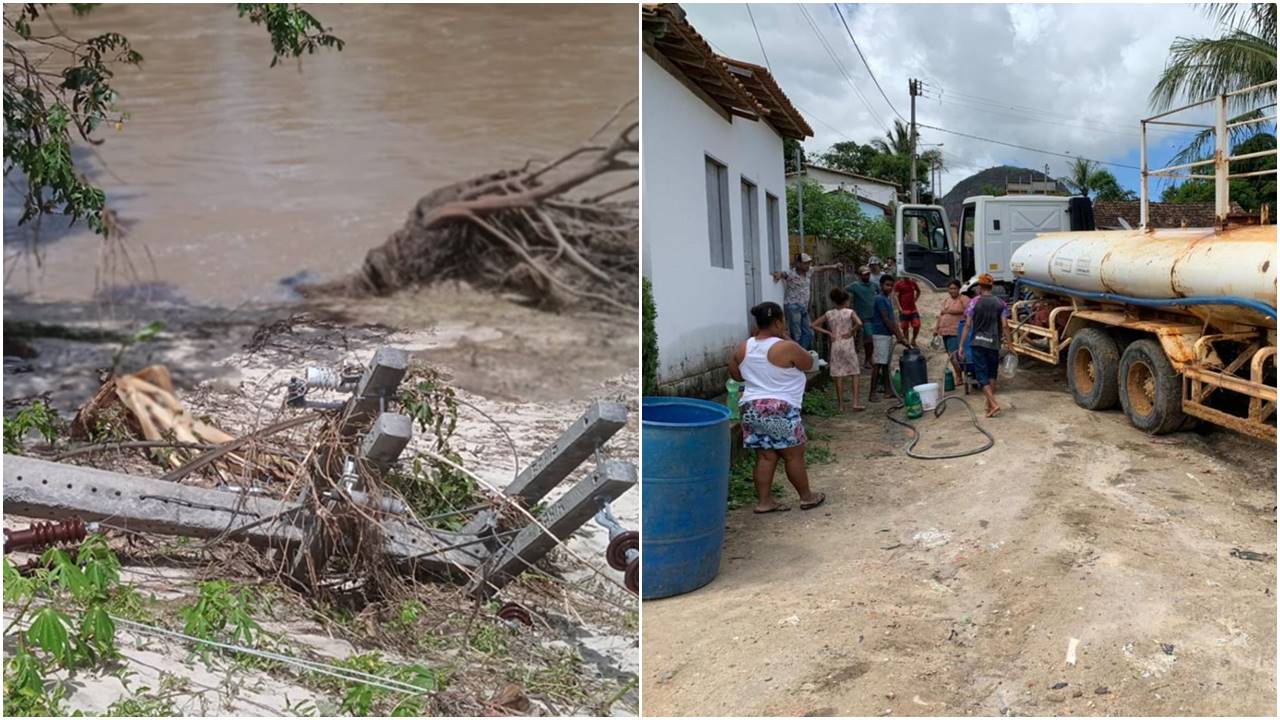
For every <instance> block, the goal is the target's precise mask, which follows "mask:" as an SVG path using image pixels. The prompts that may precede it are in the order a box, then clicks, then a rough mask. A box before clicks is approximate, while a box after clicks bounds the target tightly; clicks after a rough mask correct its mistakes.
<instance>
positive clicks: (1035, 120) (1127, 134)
mask: <svg viewBox="0 0 1280 720" xmlns="http://www.w3.org/2000/svg"><path fill="white" fill-rule="evenodd" d="M925 97H930V96H928V95H926V96H925ZM930 99H937V100H938V101H939V103H941V98H930ZM948 102H950V103H951V104H952V105H956V106H959V107H962V108H966V109H968V110H975V111H977V112H980V113H986V114H988V115H995V116H998V117H1006V118H1010V119H1013V120H1019V121H1023V122H1033V123H1041V124H1044V125H1054V126H1057V127H1062V128H1067V129H1069V130H1085V131H1088V132H1097V133H1106V134H1108V135H1116V136H1119V137H1127V138H1129V139H1133V138H1136V137H1138V134H1139V131H1138V129H1137V128H1136V127H1135V128H1134V129H1133V130H1130V131H1127V132H1123V131H1120V130H1111V129H1106V128H1100V127H1093V126H1090V125H1077V124H1074V123H1069V122H1058V121H1056V120H1049V119H1047V118H1040V117H1034V116H1030V115H1022V116H1017V115H1012V114H1009V113H1005V112H1001V111H999V110H995V109H992V108H990V107H987V106H983V105H976V104H970V103H967V102H964V101H961V100H955V99H952V100H949V101H948Z"/></svg>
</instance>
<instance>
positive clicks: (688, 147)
mask: <svg viewBox="0 0 1280 720" xmlns="http://www.w3.org/2000/svg"><path fill="white" fill-rule="evenodd" d="M643 62H644V67H643V70H642V72H641V78H642V83H643V87H642V91H641V92H642V95H641V97H643V98H644V100H643V109H642V115H643V117H642V118H641V128H642V132H643V133H644V141H643V144H642V150H641V152H642V158H641V162H642V170H641V173H642V180H641V182H642V192H643V205H642V212H643V213H644V217H643V223H642V233H643V238H642V239H643V247H644V251H643V258H642V269H643V272H644V275H645V277H647V278H649V281H650V282H651V283H652V284H653V297H654V303H655V305H656V306H657V311H658V317H657V323H656V330H657V333H658V355H659V368H658V382H659V384H660V385H662V386H663V389H664V390H665V391H667V392H672V393H678V394H687V395H698V396H710V395H713V394H714V393H715V391H716V390H717V389H718V390H720V391H723V387H724V380H725V379H726V378H727V369H726V366H727V362H728V353H729V350H730V349H731V348H732V347H733V345H735V344H736V343H738V342H741V341H742V340H743V339H744V338H745V337H746V336H747V332H748V314H747V310H748V307H747V283H746V275H745V273H744V269H743V261H744V253H743V239H742V238H743V233H742V208H741V207H740V205H741V191H740V188H741V183H742V179H743V178H745V179H746V180H747V181H749V182H751V183H754V184H755V185H756V187H757V189H758V190H757V196H758V199H757V205H758V207H757V211H758V213H759V219H758V221H757V225H758V227H759V236H760V237H759V244H760V248H759V257H760V267H759V275H760V276H761V279H760V287H761V292H762V300H773V301H774V302H777V303H781V302H782V285H781V284H780V283H774V282H773V278H772V277H770V276H769V271H770V269H771V268H770V261H769V248H768V242H769V232H768V214H767V204H766V202H765V196H766V193H768V194H771V195H773V196H774V197H776V198H778V203H779V205H778V210H779V212H778V229H777V233H776V236H777V237H778V238H779V241H780V244H782V245H783V247H782V248H780V250H779V252H780V254H781V255H782V264H783V266H784V267H785V266H787V265H789V263H788V262H787V258H786V248H785V243H786V238H787V235H786V227H785V224H786V215H787V213H786V198H787V195H786V192H785V191H784V187H785V186H784V175H783V167H782V162H783V161H782V137H781V136H780V135H779V134H778V133H777V132H776V131H775V130H774V129H773V128H772V127H771V126H770V125H768V124H767V123H763V122H753V121H750V120H744V119H742V118H737V117H734V118H733V119H732V121H730V120H726V119H725V118H724V117H723V116H722V115H720V114H719V113H717V112H716V111H715V110H713V109H712V108H711V107H710V106H709V105H708V104H707V103H706V102H704V101H703V100H702V99H700V98H698V97H697V96H695V95H694V94H693V93H692V92H691V91H690V90H689V89H688V88H687V87H685V86H684V85H683V84H682V83H681V82H680V81H679V80H677V79H676V78H674V77H672V76H671V75H670V74H669V73H668V72H667V71H666V70H664V69H663V68H662V67H661V66H660V65H658V63H656V62H654V60H653V59H651V58H649V57H648V56H644V58H643ZM706 156H711V157H712V158H713V159H715V160H717V161H718V162H720V163H722V164H724V165H726V166H728V174H729V220H730V226H731V228H732V238H733V241H732V244H733V267H732V268H719V267H712V265H711V250H710V243H709V240H708V229H707V192H706V177H705V157H706Z"/></svg>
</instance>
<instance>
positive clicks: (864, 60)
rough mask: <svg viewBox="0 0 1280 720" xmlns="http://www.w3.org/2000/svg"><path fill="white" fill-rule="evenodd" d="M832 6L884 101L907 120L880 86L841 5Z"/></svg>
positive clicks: (832, 4) (833, 4) (834, 4)
mask: <svg viewBox="0 0 1280 720" xmlns="http://www.w3.org/2000/svg"><path fill="white" fill-rule="evenodd" d="M831 7H833V8H835V9H836V15H839V16H840V24H841V25H844V31H845V32H846V33H848V34H849V41H850V42H852V43H853V49H854V50H857V51H858V57H859V58H861V59H862V66H863V67H865V68H866V69H867V74H868V75H870V76H871V82H873V83H875V84H876V89H877V90H879V91H880V97H882V98H884V101H885V102H886V103H888V105H889V109H890V110H892V111H893V114H894V115H897V116H898V119H899V120H901V121H903V122H906V121H907V119H906V118H904V117H902V113H900V112H898V108H896V107H894V106H893V103H892V102H890V101H889V96H888V95H886V94H885V92H884V88H882V87H880V81H879V80H877V79H876V74H875V73H874V72H872V70H871V65H870V63H868V62H867V56H865V55H863V54H862V48H860V47H858V41H857V40H854V39H853V31H852V30H850V29H849V23H847V22H845V19H844V13H843V12H841V10H840V6H839V5H838V4H836V3H831Z"/></svg>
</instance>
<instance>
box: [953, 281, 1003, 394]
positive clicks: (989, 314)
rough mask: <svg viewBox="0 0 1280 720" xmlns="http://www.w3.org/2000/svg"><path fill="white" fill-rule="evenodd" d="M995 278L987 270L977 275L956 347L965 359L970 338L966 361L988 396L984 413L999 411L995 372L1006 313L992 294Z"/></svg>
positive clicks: (962, 359)
mask: <svg viewBox="0 0 1280 720" xmlns="http://www.w3.org/2000/svg"><path fill="white" fill-rule="evenodd" d="M994 285H995V279H994V278H992V277H991V276H990V275H988V274H987V273H983V274H981V275H979V276H978V297H976V298H974V299H973V301H972V302H970V303H969V307H968V308H967V309H966V310H965V324H964V334H963V335H962V336H961V337H960V349H959V350H958V351H956V355H957V357H959V359H960V362H961V363H963V362H964V361H965V351H964V348H965V343H966V342H969V344H970V348H969V349H970V352H969V356H970V357H969V362H970V363H972V364H973V376H974V378H975V379H976V380H977V381H978V386H979V387H981V388H982V394H983V395H985V396H986V398H987V417H994V416H995V415H996V414H997V413H999V412H1000V405H999V403H997V402H996V384H995V383H996V373H997V372H998V370H999V367H1000V346H1001V344H1002V341H1001V337H1000V325H1001V320H1002V319H1003V318H1004V317H1006V316H1007V315H1008V314H1009V308H1008V306H1006V305H1005V303H1004V301H1003V300H1001V299H1000V298H998V297H996V296H995V295H992V294H991V289H992V287H993V286H994Z"/></svg>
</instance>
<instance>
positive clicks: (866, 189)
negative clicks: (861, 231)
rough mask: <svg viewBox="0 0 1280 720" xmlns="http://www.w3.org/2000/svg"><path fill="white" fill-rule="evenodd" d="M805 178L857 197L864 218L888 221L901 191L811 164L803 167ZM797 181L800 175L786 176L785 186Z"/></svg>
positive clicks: (864, 176)
mask: <svg viewBox="0 0 1280 720" xmlns="http://www.w3.org/2000/svg"><path fill="white" fill-rule="evenodd" d="M804 175H805V179H806V180H808V181H810V182H816V183H818V184H819V185H821V186H822V189H823V190H826V191H827V192H829V193H834V192H842V193H848V194H850V195H853V196H854V197H856V198H858V206H859V207H860V208H862V212H863V213H865V214H866V215H867V217H870V218H887V217H889V216H891V215H892V214H893V204H894V203H895V202H896V201H897V199H898V191H899V190H900V188H899V187H898V185H897V183H891V182H889V181H887V180H881V179H879V178H873V177H867V176H866V175H858V174H857V173H851V172H846V171H844V170H836V169H834V168H829V167H823V166H821V165H814V164H813V163H805V164H804ZM799 179H800V174H799V173H797V172H794V171H792V172H789V173H787V184H788V185H795V184H796V183H798V182H799Z"/></svg>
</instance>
